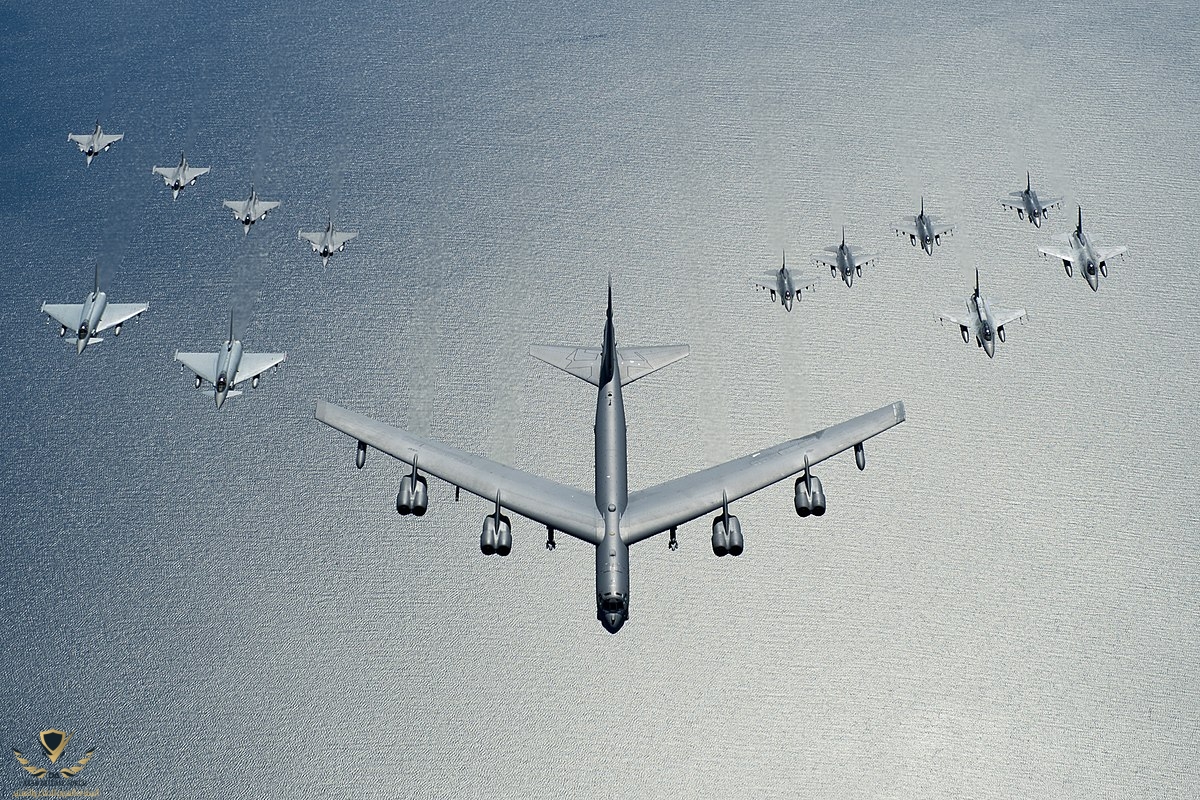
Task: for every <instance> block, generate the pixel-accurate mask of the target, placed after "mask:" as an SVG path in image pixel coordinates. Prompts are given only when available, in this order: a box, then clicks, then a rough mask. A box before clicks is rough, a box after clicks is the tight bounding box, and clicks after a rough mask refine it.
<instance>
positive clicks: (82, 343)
mask: <svg viewBox="0 0 1200 800" xmlns="http://www.w3.org/2000/svg"><path fill="white" fill-rule="evenodd" d="M85 347H87V339H76V340H75V355H80V354H82V353H83V348H85Z"/></svg>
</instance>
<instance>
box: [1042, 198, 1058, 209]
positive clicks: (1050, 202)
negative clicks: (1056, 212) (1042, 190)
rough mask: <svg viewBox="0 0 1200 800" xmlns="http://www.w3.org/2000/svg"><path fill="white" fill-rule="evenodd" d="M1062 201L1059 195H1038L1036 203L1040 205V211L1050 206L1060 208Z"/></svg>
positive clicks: (1050, 207)
mask: <svg viewBox="0 0 1200 800" xmlns="http://www.w3.org/2000/svg"><path fill="white" fill-rule="evenodd" d="M1062 201H1063V199H1062V198H1061V197H1039V198H1038V205H1040V206H1041V207H1042V211H1049V210H1050V209H1052V208H1061V207H1062Z"/></svg>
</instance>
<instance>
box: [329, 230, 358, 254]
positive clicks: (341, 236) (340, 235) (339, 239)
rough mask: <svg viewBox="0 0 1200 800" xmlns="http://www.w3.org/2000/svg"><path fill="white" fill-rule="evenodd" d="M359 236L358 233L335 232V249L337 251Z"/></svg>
mask: <svg viewBox="0 0 1200 800" xmlns="http://www.w3.org/2000/svg"><path fill="white" fill-rule="evenodd" d="M357 236H358V231H344V232H338V231H334V232H333V248H334V249H335V250H336V249H337V248H339V247H341V246H342V245H344V244H345V243H346V242H348V241H350V240H351V239H353V238H355V237H357Z"/></svg>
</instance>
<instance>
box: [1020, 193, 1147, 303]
mask: <svg viewBox="0 0 1200 800" xmlns="http://www.w3.org/2000/svg"><path fill="white" fill-rule="evenodd" d="M1057 238H1058V239H1059V240H1060V241H1063V242H1065V246H1052V247H1039V248H1038V252H1039V253H1041V254H1042V256H1044V257H1047V258H1061V259H1062V262H1063V269H1065V270H1066V271H1067V277H1068V278H1069V277H1071V269H1072V267H1078V269H1079V271H1080V272H1082V273H1083V277H1084V278H1086V279H1087V282H1088V286H1091V287H1092V291H1093V292H1098V291H1100V276H1101V275H1103V276H1104V277H1105V278H1107V277H1108V262H1109V260H1110V259H1113V258H1116V257H1117V256H1121V257H1122V258H1123V257H1124V256H1125V251H1126V249H1127V248H1124V247H1097V246H1096V245H1094V244H1092V240H1091V239H1089V238H1088V235H1087V234H1086V233H1084V232H1083V208H1082V207H1081V208H1080V209H1079V223H1078V224H1077V225H1076V226H1075V230H1073V231H1071V232H1070V233H1064V234H1061V235H1059V236H1058V237H1057ZM1097 273H1099V274H1097Z"/></svg>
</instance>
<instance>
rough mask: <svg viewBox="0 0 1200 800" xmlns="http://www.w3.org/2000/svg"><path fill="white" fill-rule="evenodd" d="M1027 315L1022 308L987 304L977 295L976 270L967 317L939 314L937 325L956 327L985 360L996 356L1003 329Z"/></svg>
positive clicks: (1002, 336) (977, 271)
mask: <svg viewBox="0 0 1200 800" xmlns="http://www.w3.org/2000/svg"><path fill="white" fill-rule="evenodd" d="M1028 318H1029V315H1028V314H1027V313H1025V309H1023V308H1015V309H1009V308H1000V307H998V306H994V305H992V304H991V303H989V302H988V301H987V300H986V299H984V297H983V295H981V294H980V293H979V270H975V291H974V292H972V293H971V296H970V297H968V298H967V314H966V316H965V317H964V316H962V315H961V314H959V315H955V314H939V315H938V321H939V322H950V323H953V324H955V325H957V326H958V328H959V332H961V333H962V338H963V341H964V342H966V343H967V344H970V343H971V337H972V336H973V337H975V344H976V345H978V346H979V347H982V348H983V351H984V352H985V353H987V354H988V358H995V356H996V339H999V340H1000V341H1002V342H1003V341H1004V326H1005V325H1008V324H1010V323H1013V322H1016V321H1017V320H1025V319H1028Z"/></svg>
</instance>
